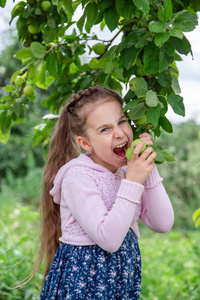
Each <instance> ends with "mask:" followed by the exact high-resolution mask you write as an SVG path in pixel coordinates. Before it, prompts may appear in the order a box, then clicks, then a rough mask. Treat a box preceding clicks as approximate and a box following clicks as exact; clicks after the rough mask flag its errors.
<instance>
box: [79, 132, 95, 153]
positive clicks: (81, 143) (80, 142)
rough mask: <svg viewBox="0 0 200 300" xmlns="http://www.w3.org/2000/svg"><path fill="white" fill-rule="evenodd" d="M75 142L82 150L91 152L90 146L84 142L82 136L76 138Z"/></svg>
mask: <svg viewBox="0 0 200 300" xmlns="http://www.w3.org/2000/svg"><path fill="white" fill-rule="evenodd" d="M77 142H78V143H79V145H80V146H81V148H83V149H84V150H86V151H89V152H91V151H92V146H91V145H90V143H89V142H88V141H87V140H86V138H84V137H82V136H78V137H77Z"/></svg>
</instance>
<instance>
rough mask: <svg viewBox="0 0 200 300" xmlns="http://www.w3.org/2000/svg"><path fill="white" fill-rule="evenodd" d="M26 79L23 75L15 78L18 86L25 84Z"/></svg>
mask: <svg viewBox="0 0 200 300" xmlns="http://www.w3.org/2000/svg"><path fill="white" fill-rule="evenodd" d="M24 82H25V80H24V79H23V78H22V77H21V76H17V77H16V78H15V84H16V86H22V85H23V84H24Z"/></svg>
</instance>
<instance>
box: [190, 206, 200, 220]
mask: <svg viewBox="0 0 200 300" xmlns="http://www.w3.org/2000/svg"><path fill="white" fill-rule="evenodd" d="M199 217H200V208H198V209H197V210H196V211H195V212H194V213H193V215H192V219H193V221H196V219H197V218H199Z"/></svg>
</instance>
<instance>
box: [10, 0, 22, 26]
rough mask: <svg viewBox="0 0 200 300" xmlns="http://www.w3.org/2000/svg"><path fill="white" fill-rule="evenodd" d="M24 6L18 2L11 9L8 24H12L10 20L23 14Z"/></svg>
mask: <svg viewBox="0 0 200 300" xmlns="http://www.w3.org/2000/svg"><path fill="white" fill-rule="evenodd" d="M25 6H26V3H25V2H24V1H19V2H18V3H17V4H16V5H15V6H14V8H13V9H12V12H11V17H12V18H11V21H10V23H11V22H12V20H13V19H14V18H15V17H17V16H20V15H21V14H22V13H23V12H24V7H25Z"/></svg>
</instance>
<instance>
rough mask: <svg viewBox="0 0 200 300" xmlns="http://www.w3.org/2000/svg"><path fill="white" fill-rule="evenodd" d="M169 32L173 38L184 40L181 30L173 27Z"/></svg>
mask: <svg viewBox="0 0 200 300" xmlns="http://www.w3.org/2000/svg"><path fill="white" fill-rule="evenodd" d="M168 32H169V34H170V35H171V36H174V37H177V38H178V39H182V38H183V32H182V30H181V29H180V28H176V27H173V28H170V29H169V31H168Z"/></svg>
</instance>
